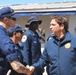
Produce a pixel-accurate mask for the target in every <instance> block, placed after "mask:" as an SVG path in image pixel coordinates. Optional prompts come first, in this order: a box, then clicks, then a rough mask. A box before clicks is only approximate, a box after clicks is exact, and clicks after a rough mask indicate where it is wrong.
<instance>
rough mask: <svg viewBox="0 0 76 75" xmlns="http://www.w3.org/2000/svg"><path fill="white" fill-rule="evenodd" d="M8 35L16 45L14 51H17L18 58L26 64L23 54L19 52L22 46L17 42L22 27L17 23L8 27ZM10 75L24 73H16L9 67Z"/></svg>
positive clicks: (21, 32)
mask: <svg viewBox="0 0 76 75" xmlns="http://www.w3.org/2000/svg"><path fill="white" fill-rule="evenodd" d="M8 35H9V37H10V38H11V39H12V41H13V42H14V43H15V44H16V46H17V47H18V49H16V52H18V60H19V61H20V62H21V63H22V64H24V65H25V66H26V63H24V62H23V55H22V53H21V50H22V47H21V46H20V44H19V42H20V41H21V39H22V36H23V28H22V27H21V26H20V25H19V24H16V25H15V27H14V28H12V27H11V28H9V30H8ZM10 75H24V74H21V73H17V72H15V71H14V70H13V69H12V68H11V74H10Z"/></svg>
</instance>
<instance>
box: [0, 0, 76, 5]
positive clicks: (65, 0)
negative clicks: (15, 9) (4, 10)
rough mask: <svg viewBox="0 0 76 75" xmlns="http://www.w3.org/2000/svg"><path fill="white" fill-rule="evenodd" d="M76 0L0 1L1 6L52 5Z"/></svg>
mask: <svg viewBox="0 0 76 75" xmlns="http://www.w3.org/2000/svg"><path fill="white" fill-rule="evenodd" d="M72 1H76V0H0V6H1V5H15V4H36V3H52V2H72Z"/></svg>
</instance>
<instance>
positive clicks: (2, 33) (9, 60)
mask: <svg viewBox="0 0 76 75" xmlns="http://www.w3.org/2000/svg"><path fill="white" fill-rule="evenodd" d="M19 17H20V15H17V14H16V13H15V12H14V10H13V9H12V8H10V7H3V8H2V9H0V75H6V73H7V72H8V70H9V68H8V67H9V66H8V65H9V64H10V65H11V67H12V68H13V70H15V71H16V72H18V73H23V74H29V71H30V70H29V69H28V68H26V67H25V66H24V65H23V64H22V63H20V62H19V60H18V52H16V49H17V46H16V45H15V44H14V43H13V41H12V40H11V39H10V37H9V36H8V34H7V30H8V29H9V28H10V27H14V26H15V23H16V18H19Z"/></svg>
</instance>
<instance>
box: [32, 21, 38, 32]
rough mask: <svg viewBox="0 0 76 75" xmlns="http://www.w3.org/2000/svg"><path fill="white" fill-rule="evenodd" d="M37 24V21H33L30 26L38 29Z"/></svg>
mask: <svg viewBox="0 0 76 75" xmlns="http://www.w3.org/2000/svg"><path fill="white" fill-rule="evenodd" d="M38 26H39V24H38V22H33V23H32V27H33V29H35V30H36V29H38Z"/></svg>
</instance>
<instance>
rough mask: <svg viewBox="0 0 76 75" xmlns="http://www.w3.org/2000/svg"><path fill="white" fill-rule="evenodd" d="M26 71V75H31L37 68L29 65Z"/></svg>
mask: <svg viewBox="0 0 76 75" xmlns="http://www.w3.org/2000/svg"><path fill="white" fill-rule="evenodd" d="M26 70H27V72H26V74H27V75H31V74H32V73H33V72H34V70H35V68H34V67H33V66H29V65H27V66H26Z"/></svg>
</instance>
